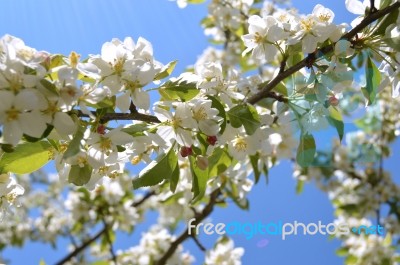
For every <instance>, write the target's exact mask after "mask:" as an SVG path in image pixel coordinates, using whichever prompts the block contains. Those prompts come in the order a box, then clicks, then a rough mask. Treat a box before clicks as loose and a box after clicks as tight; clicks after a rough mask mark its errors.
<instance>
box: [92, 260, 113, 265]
mask: <svg viewBox="0 0 400 265" xmlns="http://www.w3.org/2000/svg"><path fill="white" fill-rule="evenodd" d="M90 265H110V262H108V261H104V260H98V261H95V262H93V263H90Z"/></svg>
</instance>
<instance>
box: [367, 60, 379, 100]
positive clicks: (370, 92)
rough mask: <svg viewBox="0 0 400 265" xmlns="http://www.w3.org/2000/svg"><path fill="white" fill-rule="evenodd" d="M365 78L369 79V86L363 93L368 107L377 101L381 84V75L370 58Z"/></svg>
mask: <svg viewBox="0 0 400 265" xmlns="http://www.w3.org/2000/svg"><path fill="white" fill-rule="evenodd" d="M365 76H366V78H367V85H366V87H365V88H364V89H363V93H364V96H365V97H366V99H367V106H370V105H371V104H373V103H374V102H375V100H376V95H377V93H378V87H379V85H380V82H381V74H380V72H379V70H378V68H377V67H376V65H375V64H374V63H373V62H372V60H371V58H370V57H368V59H367V63H366V64H365Z"/></svg>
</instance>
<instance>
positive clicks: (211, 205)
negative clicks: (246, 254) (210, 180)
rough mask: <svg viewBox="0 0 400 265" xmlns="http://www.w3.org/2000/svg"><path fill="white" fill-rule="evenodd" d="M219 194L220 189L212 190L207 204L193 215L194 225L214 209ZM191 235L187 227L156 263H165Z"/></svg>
mask: <svg viewBox="0 0 400 265" xmlns="http://www.w3.org/2000/svg"><path fill="white" fill-rule="evenodd" d="M219 194H220V190H219V189H216V190H215V191H213V192H212V193H211V195H210V201H209V202H208V204H207V205H206V206H205V207H204V209H203V210H202V211H201V213H198V214H196V215H195V219H196V220H195V221H194V222H193V224H194V225H198V224H199V223H200V222H201V221H202V220H204V218H206V217H207V216H208V215H210V214H211V212H212V211H213V210H214V205H215V204H216V203H217V198H218V196H219ZM189 237H191V235H189V233H188V227H186V229H185V230H184V231H183V232H182V234H181V235H180V236H179V237H178V238H177V239H175V240H174V241H173V242H172V243H171V246H170V247H169V249H168V250H167V252H165V254H164V255H163V256H162V257H161V259H159V260H158V262H156V263H155V264H156V265H165V264H166V263H167V261H168V259H169V258H170V257H171V256H172V255H173V254H174V253H175V251H176V249H177V248H178V247H179V245H180V244H181V243H182V242H183V241H185V240H186V239H187V238H189Z"/></svg>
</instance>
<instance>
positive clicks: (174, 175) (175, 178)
mask: <svg viewBox="0 0 400 265" xmlns="http://www.w3.org/2000/svg"><path fill="white" fill-rule="evenodd" d="M178 182H179V165H178V161H176V165H175V169H174V171H173V172H172V174H171V179H170V181H169V189H170V190H171V191H172V192H173V193H175V190H176V186H178Z"/></svg>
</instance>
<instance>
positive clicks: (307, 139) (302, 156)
mask: <svg viewBox="0 0 400 265" xmlns="http://www.w3.org/2000/svg"><path fill="white" fill-rule="evenodd" d="M315 153H316V146H315V140H314V137H313V136H312V134H308V133H305V134H302V135H301V137H300V144H299V147H298V148H297V156H296V160H297V163H298V164H299V165H300V166H301V167H308V166H310V165H311V163H312V162H313V161H314V156H315Z"/></svg>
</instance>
